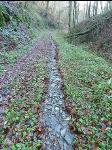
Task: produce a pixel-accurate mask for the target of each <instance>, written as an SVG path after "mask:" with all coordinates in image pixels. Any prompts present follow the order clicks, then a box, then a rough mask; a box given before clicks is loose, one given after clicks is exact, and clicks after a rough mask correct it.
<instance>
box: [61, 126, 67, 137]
mask: <svg viewBox="0 0 112 150" xmlns="http://www.w3.org/2000/svg"><path fill="white" fill-rule="evenodd" d="M66 130H67V129H66V128H65V129H62V130H61V136H63V137H64V136H65V134H66Z"/></svg>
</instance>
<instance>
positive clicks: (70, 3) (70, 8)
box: [68, 1, 72, 31]
mask: <svg viewBox="0 0 112 150" xmlns="http://www.w3.org/2000/svg"><path fill="white" fill-rule="evenodd" d="M71 13H72V1H69V10H68V18H69V21H68V27H69V31H70V28H71Z"/></svg>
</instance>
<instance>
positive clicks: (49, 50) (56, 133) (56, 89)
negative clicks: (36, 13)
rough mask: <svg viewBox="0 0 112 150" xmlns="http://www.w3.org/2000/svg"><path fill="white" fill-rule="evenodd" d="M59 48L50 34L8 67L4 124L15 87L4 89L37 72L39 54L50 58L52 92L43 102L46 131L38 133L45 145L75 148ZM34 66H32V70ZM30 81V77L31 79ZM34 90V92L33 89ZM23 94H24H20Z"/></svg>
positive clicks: (53, 149) (51, 149) (56, 149)
mask: <svg viewBox="0 0 112 150" xmlns="http://www.w3.org/2000/svg"><path fill="white" fill-rule="evenodd" d="M56 54H57V47H56V45H55V42H54V41H53V39H52V36H51V34H46V35H45V36H44V37H42V38H40V39H39V40H38V41H37V44H36V46H35V48H33V49H32V50H31V51H30V52H28V53H26V54H25V55H24V56H23V57H21V58H20V59H18V60H17V62H16V63H15V64H14V65H13V66H7V68H6V71H5V72H4V74H3V76H2V77H1V79H0V84H1V86H0V102H1V103H2V104H1V105H0V123H1V124H2V125H3V116H2V114H3V113H4V110H5V107H8V101H7V99H6V98H7V95H8V94H9V95H10V94H11V90H12V89H7V88H4V85H6V84H8V85H9V86H8V87H10V83H11V82H12V81H13V80H14V79H15V78H16V77H17V76H18V75H19V78H21V79H22V78H24V77H27V76H26V75H28V78H29V77H31V76H32V75H33V74H35V73H34V72H33V70H32V67H30V65H31V64H30V63H35V62H36V60H37V59H38V57H43V58H45V59H46V60H47V64H46V67H47V70H48V78H49V83H48V91H47V93H46V94H45V95H44V97H43V98H42V99H44V101H43V102H41V104H42V105H41V113H40V120H39V123H40V124H41V125H42V126H43V129H44V132H42V134H40V135H38V138H39V139H41V141H42V142H43V144H44V145H45V149H46V150H72V141H73V138H74V135H73V134H72V133H71V131H70V129H69V126H68V115H67V113H66V112H65V108H64V95H63V92H62V91H61V83H62V80H61V75H60V73H59V71H58V67H57V59H56ZM28 68H30V69H28ZM29 80H30V79H29ZM29 92H33V91H29ZM19 94H21V93H19Z"/></svg>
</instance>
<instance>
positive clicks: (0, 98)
mask: <svg viewBox="0 0 112 150" xmlns="http://www.w3.org/2000/svg"><path fill="white" fill-rule="evenodd" d="M2 101H3V97H2V95H1V94H0V102H2Z"/></svg>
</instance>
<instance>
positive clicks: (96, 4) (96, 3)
mask: <svg viewBox="0 0 112 150" xmlns="http://www.w3.org/2000/svg"><path fill="white" fill-rule="evenodd" d="M97 13H98V1H96V2H95V16H96V15H97Z"/></svg>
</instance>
